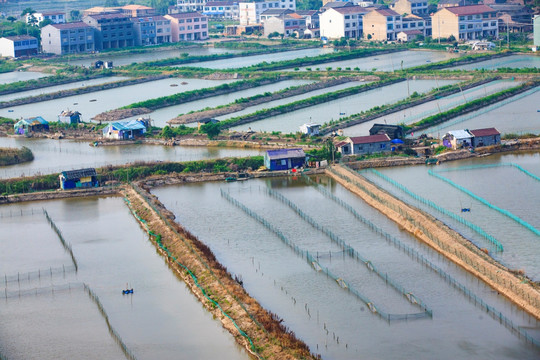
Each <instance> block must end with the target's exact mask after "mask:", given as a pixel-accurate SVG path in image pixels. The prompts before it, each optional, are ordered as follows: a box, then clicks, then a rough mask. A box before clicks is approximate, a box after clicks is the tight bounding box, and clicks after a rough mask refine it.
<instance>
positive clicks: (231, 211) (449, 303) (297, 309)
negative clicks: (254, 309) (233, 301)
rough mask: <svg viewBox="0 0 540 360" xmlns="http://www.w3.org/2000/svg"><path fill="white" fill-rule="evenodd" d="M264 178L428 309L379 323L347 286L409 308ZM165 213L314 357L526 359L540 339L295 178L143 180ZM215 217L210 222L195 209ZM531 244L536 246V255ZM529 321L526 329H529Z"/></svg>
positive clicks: (392, 309)
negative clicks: (158, 184)
mask: <svg viewBox="0 0 540 360" xmlns="http://www.w3.org/2000/svg"><path fill="white" fill-rule="evenodd" d="M399 170H400V169H396V171H399ZM313 180H314V181H316V182H318V183H319V184H321V185H322V186H323V188H324V189H326V191H328V192H330V193H332V194H334V195H335V196H337V197H338V198H340V199H342V200H344V201H345V202H346V203H348V204H350V205H351V206H352V207H353V208H354V209H355V211H357V212H358V213H359V214H362V216H364V217H366V218H368V219H369V220H370V221H372V222H373V223H374V224H375V225H376V226H378V227H380V228H382V229H383V230H384V231H386V232H388V233H389V234H390V235H391V236H393V237H395V238H397V239H399V241H401V242H403V243H404V244H407V246H410V247H411V248H413V249H415V250H416V251H418V252H419V253H420V254H423V256H425V257H427V258H428V259H429V260H430V261H431V262H433V263H435V264H437V266H439V267H440V268H442V269H444V271H445V272H446V273H448V274H449V275H450V276H452V277H454V278H455V279H457V281H459V282H460V283H462V284H464V286H466V287H467V288H469V289H470V291H472V292H473V293H475V294H477V296H479V297H480V298H482V299H483V300H484V301H486V302H487V303H488V304H490V305H491V306H494V307H495V308H496V309H497V310H499V311H501V312H503V314H504V315H505V316H507V317H508V318H510V319H511V320H512V321H513V322H515V323H517V324H518V325H519V326H524V327H527V328H530V329H531V332H532V333H534V334H535V336H536V337H537V338H540V332H539V331H538V330H539V329H540V323H539V322H537V321H535V320H533V319H531V318H530V317H529V316H527V315H526V314H524V313H523V312H521V311H519V310H518V309H516V308H515V307H514V306H513V305H511V304H510V303H509V302H507V301H506V300H505V299H504V298H502V297H500V296H498V295H497V294H496V293H494V292H493V291H491V289H490V288H488V287H486V286H485V285H484V284H483V283H482V282H480V281H478V280H477V279H475V278H474V277H472V276H470V275H468V274H467V273H465V272H464V271H462V270H461V269H460V268H457V267H456V266H454V265H453V264H451V263H449V262H448V261H446V260H445V258H443V257H441V256H439V255H438V254H436V253H434V252H433V251H431V250H430V249H429V248H428V247H426V246H424V245H423V244H421V243H419V242H418V241H416V240H415V239H414V238H412V237H411V236H410V235H409V234H408V233H405V232H403V231H401V230H400V229H399V227H398V226H397V225H396V224H395V223H393V222H391V221H389V220H388V219H387V218H386V217H384V216H381V215H380V214H379V213H378V212H377V211H375V210H374V209H372V208H371V207H369V206H367V205H366V204H365V203H363V202H362V201H361V200H359V199H358V198H356V197H355V196H352V195H351V194H350V193H349V192H348V191H347V190H346V189H344V188H343V187H342V186H340V185H339V184H337V183H335V182H333V181H331V179H329V178H327V177H325V176H320V177H314V178H313ZM268 188H270V189H272V190H274V191H276V192H278V193H279V194H281V195H283V196H284V197H285V198H286V199H288V200H289V201H290V202H291V203H292V204H294V206H296V207H298V208H299V209H300V210H301V211H303V213H305V214H307V215H308V216H310V217H311V218H312V219H313V221H314V222H315V223H317V224H319V225H320V226H323V227H325V230H324V231H325V233H326V234H328V232H326V231H330V232H332V233H333V234H334V235H335V236H337V237H339V238H340V239H342V240H343V241H345V243H346V244H348V245H349V246H351V247H352V248H353V249H354V250H356V251H357V252H359V253H361V254H362V256H364V257H365V258H367V259H369V260H370V261H371V263H372V264H373V266H375V267H376V268H377V269H379V270H380V271H381V272H382V273H383V274H386V276H387V277H388V279H389V281H390V282H395V283H397V284H399V285H401V286H403V287H404V288H405V289H407V290H406V291H410V292H411V293H412V294H414V296H415V297H417V298H418V299H421V301H423V302H424V303H425V304H426V305H427V306H428V307H429V308H430V309H432V310H433V317H432V318H424V319H417V320H408V321H395V322H394V321H392V322H390V323H388V322H386V321H385V320H382V319H381V318H379V317H378V316H376V315H374V314H372V313H371V312H370V311H369V310H368V308H367V306H366V305H365V304H364V303H363V302H362V301H360V300H359V299H358V298H357V297H355V296H354V295H353V293H352V291H353V290H356V291H358V292H359V293H361V294H362V295H363V296H365V297H367V298H368V299H369V300H371V302H372V304H374V305H375V306H377V307H378V308H379V309H384V311H386V312H389V313H393V314H395V313H398V314H405V313H409V314H410V313H417V312H419V309H418V308H417V307H415V306H413V305H411V304H409V303H408V302H407V301H406V299H405V298H404V297H403V296H400V295H399V293H398V292H397V291H395V289H393V288H392V287H390V286H389V285H386V283H385V280H383V279H381V278H379V277H377V276H376V275H375V274H374V273H370V272H369V271H368V272H366V267H365V265H364V264H363V263H362V262H358V261H356V260H355V259H353V258H350V257H349V256H346V254H345V253H344V252H342V251H340V249H339V248H338V247H337V246H336V245H334V244H333V243H332V242H331V241H330V236H326V235H325V234H324V233H322V232H321V231H318V230H316V229H315V228H314V227H312V226H310V225H309V223H308V222H307V221H306V220H305V217H300V216H299V215H298V214H297V213H296V212H295V211H293V210H292V209H291V207H289V206H288V205H286V204H284V203H282V202H281V201H278V200H276V199H275V198H274V197H271V196H269V195H268V193H267V192H266V191H267V189H268ZM220 189H223V191H225V192H226V193H228V194H229V195H230V196H232V197H233V198H234V199H237V200H239V201H240V202H241V203H242V204H244V205H245V206H247V207H248V208H249V209H250V210H251V211H254V212H255V213H256V214H258V215H259V216H262V217H263V218H264V219H266V220H267V221H268V222H269V223H270V224H272V226H274V227H275V228H276V229H277V230H279V231H280V232H281V233H282V234H283V235H284V236H285V237H286V239H287V240H288V241H289V242H290V243H292V244H293V246H297V247H298V248H300V249H302V250H303V251H309V252H310V253H311V254H312V255H313V257H317V260H318V263H319V264H320V265H321V266H322V267H323V268H327V269H329V270H330V271H331V272H332V273H333V274H334V275H335V276H336V277H339V280H340V281H346V282H347V283H348V284H349V286H350V289H351V292H348V291H347V290H346V289H343V288H342V287H341V286H340V285H339V283H337V282H336V281H335V280H333V279H332V278H331V277H329V276H327V275H325V272H324V271H321V272H318V271H316V270H315V269H314V268H313V267H312V266H311V265H310V264H308V263H307V262H306V259H305V258H303V257H302V256H300V255H298V254H297V253H295V252H294V251H293V250H292V249H291V247H290V246H288V245H287V243H285V242H284V241H283V240H282V239H280V238H279V237H278V236H277V235H276V234H275V233H273V232H271V231H269V230H268V229H267V228H266V227H264V226H263V225H262V224H261V223H259V222H258V221H256V220H254V219H253V218H252V217H250V216H248V215H247V214H246V213H245V212H244V211H242V210H240V209H239V208H238V207H236V206H234V205H232V204H231V203H230V202H229V201H227V200H226V199H225V197H223V196H220ZM153 193H155V194H156V195H157V196H158V197H159V198H160V200H161V201H162V202H164V204H165V206H166V207H167V208H168V209H170V210H171V211H173V212H174V214H175V215H176V221H178V222H179V223H181V224H183V225H184V226H185V227H187V229H189V230H190V231H191V232H192V233H194V234H195V235H196V236H198V237H199V239H200V240H202V241H203V242H204V243H206V244H207V245H208V246H210V248H211V249H212V251H213V252H214V253H215V255H216V256H217V258H218V260H219V261H220V262H221V263H222V264H223V265H224V266H226V267H227V269H228V270H229V271H230V272H231V273H232V274H236V275H238V276H241V277H242V279H243V282H244V287H245V288H246V289H247V291H248V292H249V293H250V294H251V295H252V296H254V297H255V298H257V299H258V300H259V301H260V302H261V303H262V304H263V305H264V306H265V307H266V308H267V309H269V310H270V311H272V312H274V313H276V314H277V315H278V316H280V317H281V318H282V319H284V322H283V323H284V324H285V325H286V326H287V327H288V328H290V329H291V330H292V331H293V332H294V333H295V334H296V335H297V336H298V337H299V338H301V339H302V340H304V341H305V342H306V343H307V344H308V345H309V346H310V348H311V350H312V351H313V352H315V353H319V354H321V355H322V358H324V359H360V358H366V359H374V358H377V359H390V358H437V359H456V358H467V359H485V358H486V357H496V358H499V359H536V358H538V356H540V351H539V350H538V349H535V348H533V347H532V346H530V345H527V344H525V343H524V342H522V341H521V340H519V339H518V338H517V337H516V336H514V335H513V334H512V332H511V331H509V330H508V329H506V328H505V327H504V326H503V325H501V324H500V323H499V321H498V320H494V319H493V318H492V317H491V316H490V315H488V314H486V313H485V311H484V310H482V309H481V308H480V307H476V306H475V304H474V301H472V302H471V301H469V300H467V298H465V297H464V296H463V294H462V293H461V292H460V291H459V290H457V289H456V288H454V287H452V286H451V285H449V284H448V283H447V282H445V281H444V280H443V279H442V278H441V277H439V276H438V275H436V274H435V273H434V272H433V271H432V270H431V269H430V268H428V267H424V266H421V265H420V264H419V263H418V262H416V260H415V257H414V256H413V257H409V256H408V255H407V254H406V253H405V252H403V251H401V250H399V249H398V248H397V247H394V246H392V245H390V244H389V243H388V242H386V241H385V240H384V238H382V237H381V236H379V235H377V234H376V233H375V232H373V231H372V230H370V229H369V228H368V227H367V226H365V225H363V224H362V223H361V222H360V221H358V220H357V219H356V218H355V217H354V216H353V215H352V214H350V213H349V212H348V211H346V210H345V208H343V207H341V206H340V205H338V204H337V203H336V202H333V201H332V200H330V199H329V198H328V197H326V196H325V195H323V193H322V192H320V191H318V190H317V189H316V188H315V187H313V186H308V184H307V183H306V181H305V180H304V179H303V178H294V177H290V178H269V179H258V180H249V181H247V182H236V183H217V182H213V183H199V184H188V185H181V186H169V187H163V188H158V189H154V190H153ZM202 217H205V218H212V219H220V221H213V222H212V225H211V226H209V224H208V223H207V222H205V221H201V218H202ZM538 255H540V254H539V253H536V256H538ZM535 331H536V333H535Z"/></svg>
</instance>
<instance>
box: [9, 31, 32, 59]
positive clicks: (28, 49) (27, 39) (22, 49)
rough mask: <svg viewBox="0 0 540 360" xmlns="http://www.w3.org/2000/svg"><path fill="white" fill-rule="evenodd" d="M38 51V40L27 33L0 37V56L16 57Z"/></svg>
mask: <svg viewBox="0 0 540 360" xmlns="http://www.w3.org/2000/svg"><path fill="white" fill-rule="evenodd" d="M37 53H38V40H37V39H36V38H35V37H33V36H29V35H16V36H6V37H3V38H0V56H6V57H14V58H18V57H21V56H30V55H35V54H37Z"/></svg>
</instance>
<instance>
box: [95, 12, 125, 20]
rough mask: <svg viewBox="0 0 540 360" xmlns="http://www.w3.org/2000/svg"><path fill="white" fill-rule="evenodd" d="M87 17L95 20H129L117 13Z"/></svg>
mask: <svg viewBox="0 0 540 360" xmlns="http://www.w3.org/2000/svg"><path fill="white" fill-rule="evenodd" d="M88 17H91V18H94V19H96V20H99V19H125V18H129V16H127V15H124V14H119V13H113V14H92V15H88Z"/></svg>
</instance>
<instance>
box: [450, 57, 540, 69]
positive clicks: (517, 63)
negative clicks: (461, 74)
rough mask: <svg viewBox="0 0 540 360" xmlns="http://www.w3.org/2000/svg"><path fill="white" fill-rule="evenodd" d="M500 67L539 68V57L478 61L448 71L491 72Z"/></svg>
mask: <svg viewBox="0 0 540 360" xmlns="http://www.w3.org/2000/svg"><path fill="white" fill-rule="evenodd" d="M501 67H508V68H534V67H536V68H540V56H537V55H510V56H504V57H500V58H494V59H489V60H485V61H480V62H477V63H473V64H467V65H459V66H455V67H451V68H448V69H459V70H476V69H486V70H493V69H497V68H501Z"/></svg>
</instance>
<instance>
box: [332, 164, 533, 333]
mask: <svg viewBox="0 0 540 360" xmlns="http://www.w3.org/2000/svg"><path fill="white" fill-rule="evenodd" d="M327 174H328V175H329V176H331V177H332V178H333V179H335V180H336V181H337V182H339V183H340V184H342V185H343V186H344V187H345V188H347V189H348V190H349V191H351V192H352V193H354V194H356V195H358V196H359V197H360V198H362V200H364V201H365V202H366V203H367V204H369V205H370V206H372V207H374V208H375V209H377V210H378V211H380V212H381V213H382V214H384V215H385V216H387V217H388V218H389V219H391V220H392V221H394V222H395V223H397V224H398V225H399V226H400V227H402V228H404V229H405V230H406V231H408V232H409V233H411V234H412V235H414V236H415V237H416V238H417V239H418V240H420V241H422V242H424V243H425V244H426V245H428V246H430V247H431V248H433V249H434V250H436V251H437V252H439V253H440V254H442V255H444V256H445V257H446V258H448V259H449V260H451V261H452V262H454V263H455V264H457V265H459V266H460V267H462V268H463V269H464V270H466V271H468V272H469V273H471V274H472V275H474V276H476V277H477V278H479V279H481V280H482V281H484V282H485V283H487V284H488V285H489V286H491V287H492V288H493V289H495V290H496V291H497V292H499V293H500V294H502V295H504V296H505V297H507V298H508V299H509V300H510V301H511V302H513V303H514V304H515V305H517V306H519V307H520V308H521V309H523V310H525V311H526V312H527V313H529V314H530V315H532V316H533V317H535V318H536V319H540V291H539V289H538V286H537V285H535V284H534V283H533V282H532V281H530V280H529V279H528V278H526V277H525V276H522V275H520V274H519V273H518V271H513V270H511V269H508V268H506V267H504V266H503V265H501V264H499V263H497V262H496V261H495V260H493V259H492V258H490V257H489V256H488V255H487V254H485V253H484V252H482V250H480V249H478V248H477V247H475V246H474V245H472V244H471V243H470V242H469V241H467V239H465V238H464V237H463V236H462V235H461V234H459V233H457V232H456V231H454V230H452V229H450V228H449V227H448V226H446V225H445V224H443V223H442V222H440V221H439V220H437V219H436V218H434V217H432V216H431V215H428V214H426V213H424V212H422V211H421V210H419V209H417V208H414V207H412V206H410V205H407V204H406V203H404V202H402V201H401V200H398V199H397V198H395V197H393V196H391V195H390V194H388V193H387V192H385V191H383V190H381V189H380V188H378V187H377V186H375V185H374V184H372V183H370V182H369V181H367V180H366V179H365V178H364V177H362V176H361V175H360V174H358V173H356V172H355V171H353V170H351V169H349V168H346V167H344V166H342V165H338V166H334V167H332V168H330V169H329V170H328V171H327ZM487 310H488V312H489V311H490V307H488V308H487ZM491 310H493V309H491ZM492 315H493V314H492ZM514 330H516V331H517V330H518V329H514ZM531 341H534V340H531Z"/></svg>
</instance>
